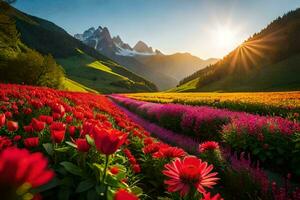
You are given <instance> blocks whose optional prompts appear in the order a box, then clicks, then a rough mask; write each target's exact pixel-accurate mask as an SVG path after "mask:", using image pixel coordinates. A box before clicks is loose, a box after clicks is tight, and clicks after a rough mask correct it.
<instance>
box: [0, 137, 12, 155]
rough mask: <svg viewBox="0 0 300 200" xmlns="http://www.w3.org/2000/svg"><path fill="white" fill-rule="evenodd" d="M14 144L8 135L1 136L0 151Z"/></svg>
mask: <svg viewBox="0 0 300 200" xmlns="http://www.w3.org/2000/svg"><path fill="white" fill-rule="evenodd" d="M12 145H13V143H12V142H11V140H10V139H9V138H8V137H6V136H0V152H1V151H2V150H4V149H6V148H7V147H11V146H12Z"/></svg>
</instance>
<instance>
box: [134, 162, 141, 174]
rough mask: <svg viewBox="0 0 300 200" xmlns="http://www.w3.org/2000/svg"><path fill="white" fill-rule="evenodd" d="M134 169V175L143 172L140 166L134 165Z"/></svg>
mask: <svg viewBox="0 0 300 200" xmlns="http://www.w3.org/2000/svg"><path fill="white" fill-rule="evenodd" d="M132 169H133V171H134V173H136V174H138V173H140V172H141V167H140V165H139V164H135V165H133V167H132Z"/></svg>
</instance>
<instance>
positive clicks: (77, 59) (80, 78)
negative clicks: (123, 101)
mask: <svg viewBox="0 0 300 200" xmlns="http://www.w3.org/2000/svg"><path fill="white" fill-rule="evenodd" d="M57 62H58V63H59V64H61V65H62V66H64V68H65V70H66V73H67V75H68V77H70V78H71V79H72V80H74V81H76V82H78V83H81V84H83V85H84V86H87V87H89V88H92V89H94V90H96V91H99V92H101V93H112V92H131V91H143V90H144V88H145V87H146V86H145V85H144V84H143V82H140V83H139V82H134V81H132V80H131V79H129V78H127V77H125V76H122V75H120V74H119V72H120V71H122V70H123V67H122V66H119V65H117V64H110V63H106V62H102V61H100V60H96V59H94V58H93V57H90V56H89V55H86V54H85V53H83V52H78V54H77V55H76V56H72V57H68V58H61V59H57ZM149 90H150V89H149Z"/></svg>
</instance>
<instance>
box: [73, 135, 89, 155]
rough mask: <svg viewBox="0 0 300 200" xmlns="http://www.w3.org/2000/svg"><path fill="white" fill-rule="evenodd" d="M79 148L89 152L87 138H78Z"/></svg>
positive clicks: (81, 150)
mask: <svg viewBox="0 0 300 200" xmlns="http://www.w3.org/2000/svg"><path fill="white" fill-rule="evenodd" d="M76 145H77V149H78V151H80V152H88V151H89V149H90V145H89V143H87V141H86V139H85V138H79V139H77V140H76Z"/></svg>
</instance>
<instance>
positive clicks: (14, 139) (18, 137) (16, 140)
mask: <svg viewBox="0 0 300 200" xmlns="http://www.w3.org/2000/svg"><path fill="white" fill-rule="evenodd" d="M21 139H22V136H21V135H16V136H15V137H14V138H13V141H14V142H18V141H20V140H21Z"/></svg>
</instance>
